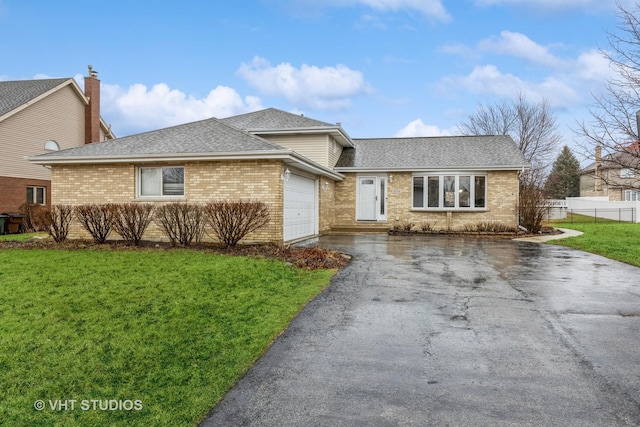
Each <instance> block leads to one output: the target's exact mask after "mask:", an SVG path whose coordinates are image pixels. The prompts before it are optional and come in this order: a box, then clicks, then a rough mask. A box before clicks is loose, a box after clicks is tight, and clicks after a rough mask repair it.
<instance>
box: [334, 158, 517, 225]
mask: <svg viewBox="0 0 640 427" xmlns="http://www.w3.org/2000/svg"><path fill="white" fill-rule="evenodd" d="M345 175H346V179H345V180H344V181H342V182H339V183H336V195H335V226H340V227H353V226H356V225H358V224H362V222H358V221H356V218H355V217H356V186H357V174H355V173H346V174H345ZM392 175H393V182H392V183H388V189H387V196H388V198H387V223H388V224H389V225H391V226H393V225H396V224H398V225H401V224H403V223H406V222H412V223H415V224H416V226H418V225H419V224H420V223H422V222H427V223H430V224H432V225H434V227H435V229H437V230H445V229H451V230H459V229H462V228H464V226H465V225H473V224H477V223H479V222H498V223H501V224H504V225H505V226H509V227H516V226H517V225H518V197H519V195H518V194H519V193H518V190H519V183H518V174H517V172H516V171H495V172H489V173H488V174H487V186H488V187H487V188H488V192H487V196H488V197H487V209H486V210H482V211H464V210H451V211H418V210H412V209H411V191H412V185H411V177H412V174H411V173H410V172H406V173H395V172H394V173H393V174H392Z"/></svg>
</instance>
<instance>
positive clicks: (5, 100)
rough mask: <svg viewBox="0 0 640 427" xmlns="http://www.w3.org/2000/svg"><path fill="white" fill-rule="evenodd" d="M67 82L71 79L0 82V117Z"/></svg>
mask: <svg viewBox="0 0 640 427" xmlns="http://www.w3.org/2000/svg"><path fill="white" fill-rule="evenodd" d="M68 80H71V79H70V78H65V79H43V80H16V81H5V82H2V81H0V117H1V116H4V115H5V114H7V113H8V112H10V111H13V110H15V109H16V108H18V107H20V106H21V105H24V104H26V103H27V102H29V101H31V100H32V99H35V98H37V97H39V96H40V95H42V94H44V93H46V92H48V91H50V90H51V89H54V88H55V87H57V86H59V85H61V84H62V83H64V82H66V81H68Z"/></svg>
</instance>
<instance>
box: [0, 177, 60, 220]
mask: <svg viewBox="0 0 640 427" xmlns="http://www.w3.org/2000/svg"><path fill="white" fill-rule="evenodd" d="M28 186H34V187H45V188H46V196H45V202H46V205H47V206H51V203H50V200H51V181H46V180H42V179H30V178H12V177H5V176H0V213H4V212H8V213H18V212H19V211H20V205H22V204H23V203H25V202H26V201H27V187H28Z"/></svg>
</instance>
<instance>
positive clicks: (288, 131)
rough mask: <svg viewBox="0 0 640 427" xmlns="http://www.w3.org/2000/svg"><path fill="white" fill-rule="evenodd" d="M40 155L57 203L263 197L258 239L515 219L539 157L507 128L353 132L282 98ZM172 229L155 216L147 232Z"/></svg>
mask: <svg viewBox="0 0 640 427" xmlns="http://www.w3.org/2000/svg"><path fill="white" fill-rule="evenodd" d="M31 161H32V163H34V164H37V165H47V166H49V167H50V168H51V171H52V180H53V184H54V186H53V195H52V198H53V203H56V204H70V205H78V204H83V203H107V202H114V203H123V202H136V203H137V202H152V203H163V202H167V201H185V202H193V203H205V202H208V201H210V200H216V199H259V200H261V201H263V202H265V203H266V204H267V205H268V207H269V208H270V212H271V222H270V224H269V225H268V226H267V227H265V228H264V229H262V230H259V231H258V232H256V233H254V234H253V235H251V236H249V237H248V239H247V240H249V241H255V242H277V243H286V242H293V241H296V240H301V239H306V238H309V237H313V236H317V235H320V234H324V233H329V232H336V231H345V230H349V231H358V230H372V229H373V230H386V229H389V228H391V227H392V226H394V225H400V224H405V223H414V224H415V225H416V226H418V225H419V224H420V223H427V222H428V223H429V224H430V225H431V226H432V227H433V228H435V229H461V228H464V227H465V226H466V225H470V224H477V223H480V222H497V223H500V224H503V225H505V226H510V227H516V226H517V224H518V208H517V207H518V190H519V173H520V172H521V171H522V170H524V169H527V168H529V164H528V163H527V162H526V160H525V159H524V156H523V155H522V152H521V151H520V150H519V149H518V147H517V146H516V144H515V143H514V142H513V140H512V139H511V138H510V137H508V136H478V137H437V138H383V139H352V138H351V137H350V136H349V135H348V134H347V133H346V131H345V130H344V129H343V128H342V126H341V125H340V124H331V123H326V122H322V121H318V120H314V119H311V118H307V117H304V116H301V115H296V114H291V113H287V112H284V111H281V110H277V109H273V108H270V109H266V110H262V111H257V112H253V113H248V114H243V115H239V116H234V117H229V118H226V119H222V120H219V119H215V118H212V119H208V120H203V121H199V122H194V123H188V124H184V125H180V126H174V127H170V128H166V129H160V130H156V131H152V132H147V133H142V134H138V135H132V136H128V137H123V138H118V139H115V140H112V141H106V142H100V143H96V144H90V145H86V146H83V147H77V148H71V149H67V150H61V151H57V152H52V153H47V154H42V155H39V156H35V157H32V158H31ZM73 233H74V235H82V231H81V230H80V228H79V227H76V228H75V229H74V230H73ZM161 237H162V235H161V233H160V231H159V229H157V228H154V227H151V228H150V229H149V230H148V232H147V234H146V236H145V238H147V239H160V238H161Z"/></svg>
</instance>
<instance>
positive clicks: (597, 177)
mask: <svg viewBox="0 0 640 427" xmlns="http://www.w3.org/2000/svg"><path fill="white" fill-rule="evenodd" d="M601 166H602V147H601V146H599V145H598V146H597V147H596V169H595V171H594V177H593V178H594V185H595V190H596V191H601V190H602V188H601V187H600V167H601Z"/></svg>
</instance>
